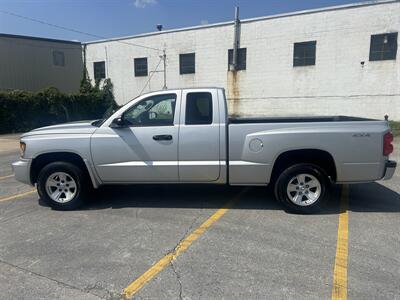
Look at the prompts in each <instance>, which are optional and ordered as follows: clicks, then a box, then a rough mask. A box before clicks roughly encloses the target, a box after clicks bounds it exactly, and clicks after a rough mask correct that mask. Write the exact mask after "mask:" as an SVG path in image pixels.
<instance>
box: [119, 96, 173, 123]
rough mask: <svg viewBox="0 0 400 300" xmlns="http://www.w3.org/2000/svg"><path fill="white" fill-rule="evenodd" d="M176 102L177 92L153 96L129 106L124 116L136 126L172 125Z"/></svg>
mask: <svg viewBox="0 0 400 300" xmlns="http://www.w3.org/2000/svg"><path fill="white" fill-rule="evenodd" d="M175 104H176V94H167V95H158V96H152V97H149V98H146V99H144V100H142V101H140V102H139V103H137V104H136V105H134V106H133V107H131V108H129V109H128V110H127V111H126V112H125V113H124V114H123V118H124V121H126V122H127V123H129V124H130V125H134V126H172V125H174V115H175Z"/></svg>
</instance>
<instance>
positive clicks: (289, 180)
mask: <svg viewBox="0 0 400 300" xmlns="http://www.w3.org/2000/svg"><path fill="white" fill-rule="evenodd" d="M328 188H329V180H328V178H327V176H326V175H325V173H324V172H323V170H321V169H320V168H319V167H318V166H316V165H313V164H305V163H303V164H296V165H293V166H291V167H288V168H287V169H286V170H284V171H283V172H282V173H281V174H280V175H279V177H278V179H277V181H276V183H275V197H276V198H277V199H278V200H279V201H280V202H281V203H282V204H283V205H284V206H285V207H286V208H287V209H288V210H289V211H291V212H295V213H304V214H310V213H315V212H318V211H320V210H321V209H322V208H323V204H324V203H325V202H326V200H327V196H328Z"/></svg>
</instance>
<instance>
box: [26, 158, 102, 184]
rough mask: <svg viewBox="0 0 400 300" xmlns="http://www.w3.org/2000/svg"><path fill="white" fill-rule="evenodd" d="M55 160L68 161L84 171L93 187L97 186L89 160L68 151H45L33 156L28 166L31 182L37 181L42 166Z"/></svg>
mask: <svg viewBox="0 0 400 300" xmlns="http://www.w3.org/2000/svg"><path fill="white" fill-rule="evenodd" d="M56 161H63V162H69V163H72V164H74V165H76V166H77V167H79V168H80V169H81V170H82V171H83V172H84V173H85V175H86V176H88V177H89V178H90V180H91V182H92V184H93V187H95V188H96V187H98V186H99V184H98V182H97V181H96V178H95V177H94V174H93V172H92V170H91V168H90V164H89V162H88V161H87V160H85V159H83V158H82V157H81V156H80V155H79V154H77V153H75V152H68V151H57V152H46V153H41V154H40V155H38V156H36V157H35V158H33V159H32V163H31V167H30V180H31V183H32V184H35V183H37V179H38V176H39V173H40V171H41V170H42V169H43V167H45V166H46V165H48V164H49V163H52V162H56Z"/></svg>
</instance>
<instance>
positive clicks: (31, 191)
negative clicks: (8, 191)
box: [0, 189, 36, 202]
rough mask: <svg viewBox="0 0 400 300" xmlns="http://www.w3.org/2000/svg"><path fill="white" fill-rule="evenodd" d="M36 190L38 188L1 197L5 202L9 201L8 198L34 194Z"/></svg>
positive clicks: (0, 200)
mask: <svg viewBox="0 0 400 300" xmlns="http://www.w3.org/2000/svg"><path fill="white" fill-rule="evenodd" d="M35 192H36V189H33V190H30V191H27V192H24V193H20V194H16V195H11V196H7V197H3V198H0V202H4V201H8V200H14V199H17V198H21V197H24V196H28V195H30V194H33V193H35Z"/></svg>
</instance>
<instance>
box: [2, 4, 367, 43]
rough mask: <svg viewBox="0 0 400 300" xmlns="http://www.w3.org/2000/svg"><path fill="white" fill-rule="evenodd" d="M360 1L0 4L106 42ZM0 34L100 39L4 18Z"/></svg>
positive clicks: (22, 13) (18, 19)
mask: <svg viewBox="0 0 400 300" xmlns="http://www.w3.org/2000/svg"><path fill="white" fill-rule="evenodd" d="M354 2H360V1H357V0H0V11H8V12H11V13H15V14H19V15H22V16H26V17H30V18H35V19H39V20H42V21H45V22H48V23H52V24H56V25H59V26H64V27H68V28H72V29H76V30H80V31H84V32H88V33H92V34H95V35H98V36H102V37H119V36H126V35H134V34H139V33H145V32H151V31H155V25H156V24H157V23H161V24H163V25H164V28H165V29H173V28H179V27H187V26H194V25H200V24H203V23H217V22H223V21H229V20H232V19H233V15H234V7H235V6H236V5H238V6H239V7H240V17H241V18H252V17H258V16H266V15H271V14H277V13H284V12H291V11H296V10H303V9H312V8H320V7H326V6H333V5H341V4H348V3H354ZM0 33H10V34H21V35H32V36H41V37H49V38H58V39H67V40H79V41H90V40H96V38H93V37H90V36H86V35H82V34H79V33H74V32H68V31H64V30H60V29H57V28H53V27H50V26H47V25H44V24H38V23H34V22H31V21H29V20H25V19H21V18H17V17H15V16H10V15H6V14H3V13H0Z"/></svg>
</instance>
